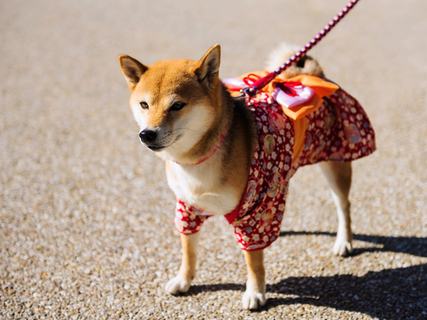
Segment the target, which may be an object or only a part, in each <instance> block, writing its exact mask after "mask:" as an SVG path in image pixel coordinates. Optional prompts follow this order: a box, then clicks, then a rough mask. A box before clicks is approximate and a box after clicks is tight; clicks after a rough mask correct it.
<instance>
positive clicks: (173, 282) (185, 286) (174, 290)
mask: <svg viewBox="0 0 427 320" xmlns="http://www.w3.org/2000/svg"><path fill="white" fill-rule="evenodd" d="M190 286H191V280H187V279H185V278H183V277H180V276H176V277H175V278H172V279H170V280H169V282H168V283H167V284H166V287H165V289H166V292H167V293H170V294H178V293H180V292H187V291H188V290H189V289H190Z"/></svg>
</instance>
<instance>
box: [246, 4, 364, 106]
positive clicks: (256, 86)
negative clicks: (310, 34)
mask: <svg viewBox="0 0 427 320" xmlns="http://www.w3.org/2000/svg"><path fill="white" fill-rule="evenodd" d="M357 2H359V0H351V1H350V2H349V3H348V4H347V5H346V6H345V7H344V8H343V9H342V10H341V12H339V13H338V14H337V15H336V16H335V17H334V18H333V19H332V20H331V21H329V23H328V24H327V25H326V26H325V27H324V28H323V30H322V31H320V32H319V33H318V34H317V35H316V36H315V37H314V38H313V39H311V40H310V41H309V42H307V44H306V45H305V46H304V47H303V48H302V49H301V50H300V51H298V52H297V53H295V54H294V55H293V56H292V57H291V58H290V59H289V60H288V61H286V62H285V63H284V64H283V65H282V66H281V67H280V68H278V69H277V70H275V71H273V72H270V73H269V74H267V75H266V76H265V77H263V78H260V79H258V80H257V81H255V82H254V83H253V86H252V87H247V88H245V89H242V90H241V92H242V94H245V95H246V97H248V98H249V97H253V96H254V95H256V94H257V92H258V91H259V90H261V89H262V88H264V87H265V86H266V85H268V84H269V83H270V82H271V81H272V80H273V79H274V78H276V77H277V76H278V75H279V74H281V73H282V72H283V71H285V70H286V69H287V68H289V67H290V66H291V65H292V64H293V63H296V62H298V61H299V60H300V59H301V58H302V57H304V56H305V54H306V53H307V51H308V50H310V49H311V48H313V46H314V45H316V44H317V43H318V42H319V41H320V40H322V39H323V37H324V36H326V35H327V34H328V33H329V31H331V29H332V28H333V27H334V26H335V25H336V24H337V23H338V22H339V21H340V20H341V19H342V18H344V17H345V15H346V14H347V13H348V12H349V11H350V10H351V9H352V8H353V7H354V6H355V5H356V3H357Z"/></svg>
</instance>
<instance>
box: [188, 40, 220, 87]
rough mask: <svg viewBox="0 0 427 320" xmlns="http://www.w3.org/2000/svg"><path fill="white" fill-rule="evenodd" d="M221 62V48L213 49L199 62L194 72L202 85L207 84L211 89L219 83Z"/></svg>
mask: <svg viewBox="0 0 427 320" xmlns="http://www.w3.org/2000/svg"><path fill="white" fill-rule="evenodd" d="M220 61H221V46H220V45H219V44H216V45H214V46H213V47H211V48H210V49H209V50H208V52H206V53H205V55H204V56H203V58H202V59H200V60H199V61H197V64H196V67H195V69H194V72H195V73H196V75H197V78H198V80H199V82H200V83H203V84H206V85H207V86H208V87H209V88H210V89H212V88H213V86H214V84H215V83H216V81H218V73H219V64H220Z"/></svg>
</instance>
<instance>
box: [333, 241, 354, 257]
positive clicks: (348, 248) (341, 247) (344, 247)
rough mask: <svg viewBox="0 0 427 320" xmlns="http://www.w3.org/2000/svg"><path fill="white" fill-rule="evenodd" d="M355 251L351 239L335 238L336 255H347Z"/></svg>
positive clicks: (334, 250)
mask: <svg viewBox="0 0 427 320" xmlns="http://www.w3.org/2000/svg"><path fill="white" fill-rule="evenodd" d="M352 251H353V246H352V244H351V240H350V241H349V240H345V239H339V238H337V240H335V244H334V249H333V252H334V254H335V255H336V256H341V257H345V256H348V255H349V254H350V253H351V252H352Z"/></svg>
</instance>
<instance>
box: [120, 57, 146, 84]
mask: <svg viewBox="0 0 427 320" xmlns="http://www.w3.org/2000/svg"><path fill="white" fill-rule="evenodd" d="M119 63H120V69H122V72H123V75H124V76H125V78H126V81H127V83H128V86H129V89H131V90H133V89H135V87H136V85H137V83H138V82H139V79H140V78H141V76H142V75H143V74H144V72H145V71H147V69H148V68H147V67H146V66H144V65H143V64H142V63H141V62H139V61H138V60H136V59H134V58H132V57H129V56H128V55H126V54H121V55H119Z"/></svg>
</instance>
